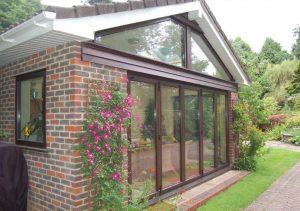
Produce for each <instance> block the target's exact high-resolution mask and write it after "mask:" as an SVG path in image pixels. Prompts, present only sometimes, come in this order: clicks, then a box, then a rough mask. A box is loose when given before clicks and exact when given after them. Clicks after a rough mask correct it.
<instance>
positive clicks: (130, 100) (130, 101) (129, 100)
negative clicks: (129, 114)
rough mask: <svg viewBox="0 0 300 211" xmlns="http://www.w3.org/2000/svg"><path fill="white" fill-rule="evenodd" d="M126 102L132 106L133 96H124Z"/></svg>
mask: <svg viewBox="0 0 300 211" xmlns="http://www.w3.org/2000/svg"><path fill="white" fill-rule="evenodd" d="M124 103H125V105H127V106H128V107H131V106H132V105H133V100H132V98H131V97H130V96H129V95H127V96H126V97H125V98H124Z"/></svg>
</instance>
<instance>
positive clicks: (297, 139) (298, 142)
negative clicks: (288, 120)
mask: <svg viewBox="0 0 300 211" xmlns="http://www.w3.org/2000/svg"><path fill="white" fill-rule="evenodd" d="M289 141H290V142H291V143H293V144H296V145H300V136H293V137H292V138H290V140H289Z"/></svg>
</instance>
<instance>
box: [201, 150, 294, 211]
mask: <svg viewBox="0 0 300 211" xmlns="http://www.w3.org/2000/svg"><path fill="white" fill-rule="evenodd" d="M299 160H300V153H299V152H292V151H287V150H283V149H271V150H270V152H269V153H268V154H266V155H265V156H263V157H262V158H260V159H259V161H258V166H257V171H256V172H253V173H251V174H250V175H249V176H247V177H245V178H243V179H242V180H241V181H240V182H238V183H236V184H235V185H233V186H232V187H230V188H229V189H227V190H226V191H224V192H222V193H221V194H219V195H218V196H216V197H214V198H213V199H211V200H209V201H208V202H207V203H206V204H205V205H203V206H202V207H200V208H198V209H197V211H205V210H208V211H214V210H216V211H219V210H224V211H240V210H242V209H244V208H246V207H247V206H248V205H249V204H250V203H251V202H253V201H254V200H255V199H256V198H257V197H258V196H259V195H260V194H261V193H263V192H264V191H265V190H266V189H267V188H268V187H269V186H270V185H271V184H272V183H273V182H274V181H275V180H276V179H277V178H278V177H280V176H281V175H282V174H283V173H284V172H285V171H287V170H288V169H290V168H291V167H292V166H294V165H295V164H296V163H297V161H299Z"/></svg>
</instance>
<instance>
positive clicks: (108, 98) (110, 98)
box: [103, 93, 113, 102]
mask: <svg viewBox="0 0 300 211" xmlns="http://www.w3.org/2000/svg"><path fill="white" fill-rule="evenodd" d="M112 98H113V96H112V95H111V94H110V93H107V94H105V95H104V97H103V99H104V102H108V101H110V100H112Z"/></svg>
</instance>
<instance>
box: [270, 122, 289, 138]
mask: <svg viewBox="0 0 300 211" xmlns="http://www.w3.org/2000/svg"><path fill="white" fill-rule="evenodd" d="M287 128H288V127H287V125H286V124H281V125H276V126H274V127H273V128H272V129H271V130H270V131H268V132H267V134H266V135H267V138H268V140H277V141H279V140H281V133H282V132H283V131H285V130H286V129H287Z"/></svg>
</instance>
